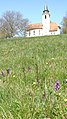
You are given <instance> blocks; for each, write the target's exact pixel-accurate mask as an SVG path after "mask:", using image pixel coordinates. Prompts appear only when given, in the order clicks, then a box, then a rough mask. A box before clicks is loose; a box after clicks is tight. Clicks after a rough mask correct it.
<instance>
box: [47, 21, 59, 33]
mask: <svg viewBox="0 0 67 119" xmlns="http://www.w3.org/2000/svg"><path fill="white" fill-rule="evenodd" d="M58 28H59V27H58V25H57V24H56V23H55V22H50V30H49V31H50V32H51V31H57V30H58Z"/></svg>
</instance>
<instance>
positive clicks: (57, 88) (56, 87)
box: [54, 80, 60, 91]
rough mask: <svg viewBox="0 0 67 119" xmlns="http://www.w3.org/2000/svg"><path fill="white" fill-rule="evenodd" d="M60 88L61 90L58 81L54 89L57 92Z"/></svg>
mask: <svg viewBox="0 0 67 119" xmlns="http://www.w3.org/2000/svg"><path fill="white" fill-rule="evenodd" d="M59 88H60V81H59V80H57V81H56V83H55V86H54V89H55V91H57V90H59Z"/></svg>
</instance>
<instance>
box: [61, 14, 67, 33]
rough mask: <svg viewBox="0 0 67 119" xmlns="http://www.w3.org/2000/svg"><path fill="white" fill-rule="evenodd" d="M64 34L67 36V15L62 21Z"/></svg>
mask: <svg viewBox="0 0 67 119" xmlns="http://www.w3.org/2000/svg"><path fill="white" fill-rule="evenodd" d="M62 32H63V33H65V34H67V14H66V16H64V17H63V20H62Z"/></svg>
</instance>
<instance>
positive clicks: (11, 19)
mask: <svg viewBox="0 0 67 119" xmlns="http://www.w3.org/2000/svg"><path fill="white" fill-rule="evenodd" d="M28 23H29V20H28V19H24V18H23V16H22V14H21V13H19V12H14V11H7V12H6V13H4V14H3V16H2V18H0V37H14V36H16V35H22V36H25V31H26V29H27V27H28Z"/></svg>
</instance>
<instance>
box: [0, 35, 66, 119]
mask: <svg viewBox="0 0 67 119" xmlns="http://www.w3.org/2000/svg"><path fill="white" fill-rule="evenodd" d="M57 81H58V84H57ZM56 84H57V86H56ZM66 92H67V35H58V36H46V37H35V38H13V39H0V112H1V113H0V119H44V118H45V117H50V118H51V119H66V111H67V109H66V108H67V94H66Z"/></svg>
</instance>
